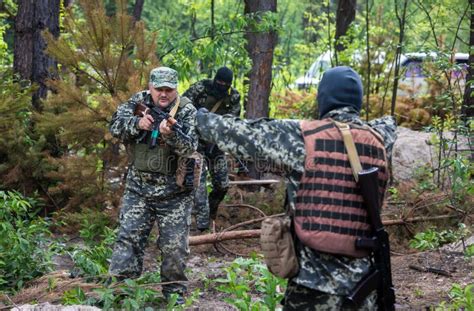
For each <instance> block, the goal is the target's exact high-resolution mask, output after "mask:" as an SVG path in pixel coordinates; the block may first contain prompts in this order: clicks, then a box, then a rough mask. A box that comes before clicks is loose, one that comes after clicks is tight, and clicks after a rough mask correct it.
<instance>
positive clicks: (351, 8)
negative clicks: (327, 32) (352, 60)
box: [334, 0, 357, 61]
mask: <svg viewBox="0 0 474 311" xmlns="http://www.w3.org/2000/svg"><path fill="white" fill-rule="evenodd" d="M356 5H357V0H339V1H338V4H337V11H336V35H335V39H336V40H335V41H336V42H335V45H334V48H335V50H336V55H337V52H340V51H343V50H345V49H346V46H344V44H342V42H339V38H340V37H342V36H345V35H346V33H347V30H348V29H349V26H350V25H351V23H352V22H353V21H354V19H355V15H356ZM336 61H337V56H336Z"/></svg>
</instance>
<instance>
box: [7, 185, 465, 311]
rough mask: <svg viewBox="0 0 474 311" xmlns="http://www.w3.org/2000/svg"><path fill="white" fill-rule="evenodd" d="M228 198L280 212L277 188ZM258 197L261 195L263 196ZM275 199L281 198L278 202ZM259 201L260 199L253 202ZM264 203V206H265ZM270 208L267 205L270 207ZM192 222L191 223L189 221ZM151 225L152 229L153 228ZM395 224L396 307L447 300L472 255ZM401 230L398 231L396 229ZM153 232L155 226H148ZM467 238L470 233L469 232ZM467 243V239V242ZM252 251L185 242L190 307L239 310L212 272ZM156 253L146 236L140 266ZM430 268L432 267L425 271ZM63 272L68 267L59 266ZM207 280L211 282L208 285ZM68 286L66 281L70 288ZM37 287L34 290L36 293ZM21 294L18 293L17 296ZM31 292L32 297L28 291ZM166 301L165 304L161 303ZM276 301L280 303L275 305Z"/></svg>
mask: <svg viewBox="0 0 474 311" xmlns="http://www.w3.org/2000/svg"><path fill="white" fill-rule="evenodd" d="M231 197H232V198H233V200H231V201H229V200H228V201H227V202H226V203H227V204H228V203H242V202H244V201H246V203H249V204H255V205H257V204H256V203H257V202H266V205H264V206H263V208H262V211H264V212H265V213H268V214H276V213H279V212H281V210H278V208H276V209H275V208H274V207H275V206H276V204H279V205H281V193H280V191H279V190H276V191H275V189H273V190H271V191H266V190H265V191H260V193H257V194H256V195H253V196H252V197H249V196H248V193H247V192H245V191H233V192H231ZM262 200H263V201H262ZM278 201H280V203H277V202H278ZM258 206H260V207H261V206H262V205H258ZM265 209H268V210H265ZM270 210H271V211H270ZM260 214H261V212H259V211H258V210H256V209H253V208H249V207H247V208H246V207H242V206H240V207H238V206H230V204H228V206H226V207H223V208H222V207H221V209H220V211H219V217H218V219H217V222H216V224H217V226H216V227H217V231H220V230H222V229H224V228H227V227H229V226H230V225H233V224H236V223H240V222H243V221H246V220H249V219H254V218H258V217H260V216H261V215H260ZM193 226H194V224H193ZM258 227H259V225H258V224H253V225H247V226H244V227H242V228H239V229H238V230H244V229H257V228H258ZM412 229H413V228H412ZM155 230H156V229H155ZM400 230H401V229H399V228H393V229H392V228H391V229H390V230H389V233H390V236H391V241H392V242H391V243H392V245H391V247H392V257H391V263H392V277H393V284H394V286H395V291H396V301H397V309H399V310H412V309H417V310H421V309H426V308H428V307H434V306H437V305H439V303H440V302H441V301H448V292H449V290H450V289H451V286H452V284H454V283H457V284H460V285H462V286H465V285H467V284H472V283H474V272H473V271H474V260H473V259H472V258H471V259H470V260H467V259H466V258H465V257H464V255H463V253H462V250H461V249H460V247H459V245H449V246H445V247H442V248H440V249H438V250H435V251H425V252H415V251H414V250H412V249H409V248H408V247H407V241H406V240H404V239H403V238H401V237H400ZM198 234H201V233H200V232H198V231H196V230H191V235H198ZM401 235H402V236H403V234H401ZM152 236H153V237H156V232H152ZM471 240H472V238H471ZM471 243H472V242H471ZM252 252H257V253H258V252H259V241H258V239H240V240H230V241H224V242H219V243H218V244H217V245H213V244H203V245H196V246H191V247H190V256H189V260H188V265H187V271H188V278H189V280H190V282H189V286H188V289H189V293H192V292H193V291H195V290H196V289H200V290H199V291H200V293H199V296H198V297H196V298H195V299H194V302H193V304H192V306H191V307H190V308H189V309H191V310H238V309H237V308H236V307H235V306H233V305H231V304H229V303H227V302H225V301H224V299H225V298H226V297H227V298H228V297H229V294H227V293H223V292H221V291H218V290H217V289H216V288H214V287H213V285H212V282H209V280H215V279H217V278H225V277H226V272H225V270H224V268H225V267H228V266H230V264H231V262H232V261H234V260H235V259H236V258H237V257H242V256H243V257H247V256H250V254H251V253H252ZM156 258H159V249H158V248H157V247H156V246H155V243H153V241H152V240H150V243H149V246H148V248H147V249H146V255H145V261H144V270H145V271H157V270H159V266H158V264H157V261H156ZM56 263H57V267H56V268H57V271H56V272H55V273H56V275H58V273H61V272H60V271H68V270H69V269H71V268H72V262H71V261H70V260H68V258H64V257H63V258H56ZM430 271H431V272H430ZM63 273H64V275H67V274H68V273H67V272H63ZM42 282H43V283H44V284H41V281H39V282H36V283H35V284H34V288H38V289H42V291H43V292H44V288H46V287H47V286H48V282H50V281H49V280H48V278H45V277H43V278H42ZM210 284H211V285H210ZM70 287H71V286H68V288H70ZM56 288H57V291H58V292H57V293H54V290H53V292H50V293H49V294H47V295H46V294H38V295H37V296H36V299H35V301H36V302H37V303H43V302H49V303H51V304H58V302H59V300H57V299H55V298H53V297H56V298H57V297H61V293H60V292H59V291H64V289H65V288H61V286H57V287H56ZM40 292H41V290H39V291H38V293H40ZM251 294H252V297H258V293H251ZM22 295H23V299H22ZM29 295H30V297H35V296H34V294H32V292H31V291H30V293H29ZM27 296H28V291H26V292H23V293H20V294H19V295H17V296H16V297H13V301H14V302H16V304H21V303H24V302H25V301H28V300H26V297H27ZM163 307H165V306H163ZM280 307H281V306H280Z"/></svg>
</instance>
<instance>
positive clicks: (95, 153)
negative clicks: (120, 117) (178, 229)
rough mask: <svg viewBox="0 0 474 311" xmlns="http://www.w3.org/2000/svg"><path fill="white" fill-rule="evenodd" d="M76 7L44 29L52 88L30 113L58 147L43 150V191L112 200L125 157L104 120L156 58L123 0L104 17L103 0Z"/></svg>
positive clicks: (80, 200)
mask: <svg viewBox="0 0 474 311" xmlns="http://www.w3.org/2000/svg"><path fill="white" fill-rule="evenodd" d="M79 7H80V9H77V10H76V11H75V10H74V8H73V7H70V8H68V9H67V10H66V14H65V16H64V20H63V26H64V29H65V33H64V34H62V35H61V36H60V37H59V38H58V39H56V38H55V37H53V36H52V35H51V34H50V33H47V32H46V33H44V36H45V38H46V41H47V43H48V48H47V52H48V53H49V54H50V55H51V56H53V57H54V58H55V59H56V60H57V61H58V63H59V64H60V66H61V70H62V75H61V78H60V79H57V80H50V81H48V86H49V87H50V88H51V89H52V90H53V94H50V95H49V96H48V99H47V101H46V102H45V104H44V111H43V112H42V113H41V114H37V115H36V118H37V127H38V131H39V132H40V133H42V134H44V135H50V134H55V135H56V137H57V140H58V142H59V148H61V149H62V150H64V152H63V156H61V157H59V158H55V157H49V159H48V160H49V162H50V163H51V165H53V166H54V167H55V169H54V170H53V171H51V172H50V173H49V174H48V177H50V178H53V179H54V180H55V181H56V183H55V184H54V185H52V186H50V187H49V192H50V193H51V194H54V195H56V196H59V197H61V198H63V199H66V200H67V202H64V203H65V208H77V207H78V206H81V207H83V208H84V207H99V206H104V204H106V202H112V203H113V204H115V203H116V202H117V200H118V198H119V194H120V191H117V188H120V187H121V184H122V178H121V177H122V176H123V173H124V168H125V166H126V159H125V156H124V155H120V154H119V150H120V149H121V148H120V145H119V143H118V141H116V140H115V139H114V138H112V137H111V135H110V134H109V132H108V123H109V121H110V119H111V116H112V114H113V112H114V111H115V110H116V108H117V106H118V105H119V104H120V103H121V102H124V101H125V100H127V99H128V98H129V97H130V96H131V95H132V94H133V93H134V92H137V91H139V90H141V89H144V87H146V84H147V82H148V75H149V72H150V70H151V69H152V68H153V67H156V66H157V63H158V61H157V59H156V57H155V49H156V46H155V35H150V38H147V33H146V31H145V29H144V25H143V23H142V22H134V20H133V17H131V16H129V15H128V14H127V10H126V8H127V1H125V0H118V1H117V11H116V14H115V15H114V16H110V17H109V16H107V15H106V12H105V8H104V5H103V1H99V0H81V1H79ZM122 149H123V148H122ZM111 181H113V182H111ZM111 187H113V188H115V191H112V189H111Z"/></svg>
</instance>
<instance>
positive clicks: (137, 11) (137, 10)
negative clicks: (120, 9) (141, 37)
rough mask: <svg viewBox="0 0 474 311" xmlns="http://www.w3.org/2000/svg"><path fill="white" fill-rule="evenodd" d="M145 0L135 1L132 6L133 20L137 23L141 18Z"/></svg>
mask: <svg viewBox="0 0 474 311" xmlns="http://www.w3.org/2000/svg"><path fill="white" fill-rule="evenodd" d="M144 3H145V0H136V1H135V5H134V6H133V20H134V21H135V22H138V21H139V20H140V19H141V18H142V12H143V4H144Z"/></svg>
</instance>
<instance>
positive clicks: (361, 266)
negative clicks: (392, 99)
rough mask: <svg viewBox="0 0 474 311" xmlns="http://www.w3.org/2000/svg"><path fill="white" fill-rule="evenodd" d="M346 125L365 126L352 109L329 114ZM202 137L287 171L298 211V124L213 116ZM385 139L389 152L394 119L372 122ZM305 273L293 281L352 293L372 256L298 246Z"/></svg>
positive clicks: (205, 119) (204, 119)
mask: <svg viewBox="0 0 474 311" xmlns="http://www.w3.org/2000/svg"><path fill="white" fill-rule="evenodd" d="M324 117H325V118H329V117H330V118H332V119H334V120H337V121H341V122H353V123H357V124H363V122H362V121H361V120H360V119H359V117H358V114H357V113H355V112H354V111H351V110H350V109H348V108H342V109H338V110H333V111H331V112H329V113H328V114H326V115H325V116H324ZM197 124H198V130H199V134H200V137H201V139H204V140H207V141H209V142H211V143H216V144H217V145H218V147H219V148H220V149H221V150H223V151H226V152H229V153H231V154H232V155H234V156H236V157H239V158H242V159H245V160H249V161H257V162H258V161H266V162H267V163H268V164H269V165H270V166H272V167H273V168H275V169H276V170H280V171H283V172H284V175H285V177H286V181H287V196H288V204H289V206H288V207H289V208H291V209H294V208H295V202H296V192H297V190H298V186H299V180H300V178H301V175H302V173H303V172H304V159H305V148H304V140H303V136H302V133H301V128H300V121H298V120H270V119H257V120H241V119H238V118H233V117H231V116H218V115H215V114H212V113H201V112H198V114H197ZM368 125H369V126H371V127H372V128H374V129H375V130H376V131H377V132H378V133H380V134H381V135H382V137H383V138H384V143H385V147H386V149H387V154H389V153H390V152H391V150H392V147H393V144H394V142H395V139H396V133H395V130H396V125H395V120H394V119H393V118H392V117H384V118H380V119H376V120H373V121H371V122H369V123H368ZM297 252H298V259H299V263H300V271H299V273H298V275H296V276H295V277H294V278H293V279H292V281H293V282H295V283H297V284H299V285H303V286H306V287H309V288H312V289H315V290H319V291H321V292H325V293H328V294H335V295H347V294H348V293H349V292H350V291H351V290H352V289H353V288H354V287H355V285H356V284H357V283H358V282H359V281H360V280H361V279H362V277H364V276H365V275H366V274H367V273H368V271H369V269H370V260H369V258H355V259H354V258H349V257H344V256H337V255H331V254H327V253H321V252H317V251H314V250H312V249H310V248H308V247H306V246H303V245H301V244H300V243H298V242H297Z"/></svg>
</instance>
